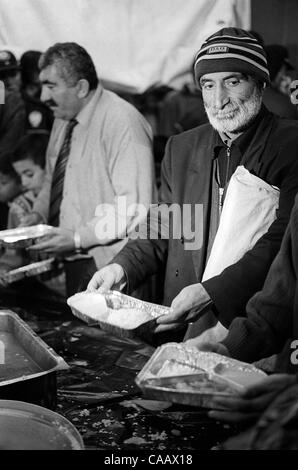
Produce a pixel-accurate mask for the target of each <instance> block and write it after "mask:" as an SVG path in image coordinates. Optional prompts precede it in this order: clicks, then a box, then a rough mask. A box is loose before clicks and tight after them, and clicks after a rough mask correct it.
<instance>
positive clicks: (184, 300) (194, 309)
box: [155, 284, 212, 333]
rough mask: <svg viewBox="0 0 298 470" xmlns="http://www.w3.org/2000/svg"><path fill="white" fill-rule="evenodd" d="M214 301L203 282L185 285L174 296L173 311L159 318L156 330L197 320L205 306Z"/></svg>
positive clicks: (164, 329) (160, 330)
mask: <svg viewBox="0 0 298 470" xmlns="http://www.w3.org/2000/svg"><path fill="white" fill-rule="evenodd" d="M211 303H212V301H211V299H210V297H209V295H208V293H207V292H206V290H205V289H204V287H203V286H202V284H191V285H190V286H187V287H184V289H182V290H181V292H179V294H178V295H177V296H176V297H175V298H174V300H173V302H172V304H171V311H170V313H169V314H167V315H163V316H161V317H159V318H158V319H157V324H158V327H157V328H156V330H155V332H156V333H159V332H162V331H166V330H170V329H174V328H177V327H179V326H180V327H181V324H186V323H190V322H193V321H195V320H197V319H198V318H199V317H200V316H201V315H203V313H204V312H205V308H206V307H208V306H209V305H210V304H211Z"/></svg>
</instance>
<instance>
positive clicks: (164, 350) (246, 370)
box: [136, 343, 266, 408]
mask: <svg viewBox="0 0 298 470" xmlns="http://www.w3.org/2000/svg"><path fill="white" fill-rule="evenodd" d="M264 377H266V374H265V373H264V372H263V371H261V370H259V369H257V368H256V367H254V366H253V365H251V364H247V363H244V362H240V361H237V360H235V359H231V358H228V357H225V356H221V355H220V354H216V353H212V352H204V351H199V350H198V349H196V348H191V347H186V346H184V345H183V343H167V344H165V345H163V346H160V347H159V348H157V349H156V351H155V353H154V354H153V355H152V357H151V358H150V359H149V361H148V362H147V364H145V366H144V367H143V369H142V370H141V371H140V372H139V374H138V375H137V377H136V384H137V385H138V386H139V387H140V389H141V390H142V391H143V393H144V394H145V395H146V396H148V397H150V398H154V399H157V400H162V401H168V402H173V403H180V404H184V405H191V406H200V407H203V408H213V407H214V405H213V400H214V398H216V397H217V396H223V395H225V396H233V395H237V394H238V393H239V390H242V389H243V388H244V387H246V386H247V385H249V384H253V383H256V382H257V381H259V380H261V379H263V378H264ZM179 378H181V380H179ZM194 382H195V383H194Z"/></svg>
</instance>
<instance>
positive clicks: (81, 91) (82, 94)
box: [77, 78, 90, 99]
mask: <svg viewBox="0 0 298 470" xmlns="http://www.w3.org/2000/svg"><path fill="white" fill-rule="evenodd" d="M77 90H78V92H77V93H78V98H80V99H84V98H86V97H87V96H88V94H89V91H90V85H89V82H88V80H86V79H85V78H81V80H79V81H78V83H77Z"/></svg>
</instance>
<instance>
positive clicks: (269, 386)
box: [208, 374, 297, 423]
mask: <svg viewBox="0 0 298 470" xmlns="http://www.w3.org/2000/svg"><path fill="white" fill-rule="evenodd" d="M295 383H297V379H296V376H295V375H291V374H273V375H270V376H268V377H266V378H264V379H263V380H261V381H260V382H258V383H257V384H255V385H251V386H249V387H246V388H245V390H244V391H243V392H240V393H239V396H235V395H234V396H231V397H215V398H213V400H212V403H211V406H212V408H224V409H225V410H223V411H221V410H216V409H215V410H212V411H209V413H208V416H209V417H210V418H214V419H218V420H221V421H227V422H230V423H233V422H234V423H235V422H244V421H252V420H254V419H257V418H258V417H259V416H260V414H261V413H262V412H263V411H264V410H265V409H266V408H267V407H268V406H269V405H270V403H271V402H272V400H273V399H274V398H275V396H276V395H277V394H278V393H279V392H281V391H282V390H284V389H285V388H287V387H289V386H291V385H293V384H295Z"/></svg>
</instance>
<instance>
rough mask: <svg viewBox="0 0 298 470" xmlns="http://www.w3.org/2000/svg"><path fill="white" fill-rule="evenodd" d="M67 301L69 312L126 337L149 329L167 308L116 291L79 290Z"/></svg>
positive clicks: (167, 310) (152, 327) (140, 333)
mask: <svg viewBox="0 0 298 470" xmlns="http://www.w3.org/2000/svg"><path fill="white" fill-rule="evenodd" d="M67 304H68V305H69V307H70V308H71V310H72V313H73V314H74V315H75V316H76V317H78V318H80V319H81V320H83V321H84V322H86V323H89V324H92V325H98V326H100V327H101V328H102V329H103V330H105V331H108V332H110V333H111V334H113V335H115V336H120V337H126V338H133V337H136V336H142V335H143V334H144V333H146V332H148V331H152V330H153V329H154V327H155V325H156V319H157V318H158V317H159V316H161V315H164V314H166V313H168V312H169V310H170V309H169V307H164V306H162V305H157V304H153V303H150V302H144V301H142V300H138V299H135V298H133V297H131V296H128V295H125V294H121V293H120V292H117V291H109V292H107V293H105V294H100V293H98V292H87V291H85V292H79V293H78V294H75V295H73V296H71V297H69V298H68V299H67Z"/></svg>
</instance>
